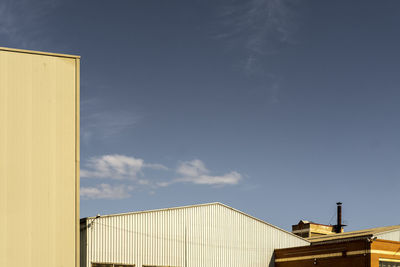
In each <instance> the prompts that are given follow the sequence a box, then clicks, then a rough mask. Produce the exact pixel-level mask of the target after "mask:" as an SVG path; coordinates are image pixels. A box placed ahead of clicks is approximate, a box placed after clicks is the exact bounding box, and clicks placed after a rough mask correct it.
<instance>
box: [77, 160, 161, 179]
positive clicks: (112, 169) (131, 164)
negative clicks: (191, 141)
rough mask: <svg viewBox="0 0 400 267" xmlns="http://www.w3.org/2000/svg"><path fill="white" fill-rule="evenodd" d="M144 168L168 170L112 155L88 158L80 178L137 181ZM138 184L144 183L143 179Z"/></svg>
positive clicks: (159, 165) (157, 165) (156, 165)
mask: <svg viewBox="0 0 400 267" xmlns="http://www.w3.org/2000/svg"><path fill="white" fill-rule="evenodd" d="M145 168H149V169H155V170H168V168H167V167H165V166H164V165H162V164H152V163H145V162H144V160H143V159H140V158H134V157H128V156H124V155H118V154H114V155H104V156H101V157H92V158H90V159H89V160H88V161H87V162H86V164H85V169H82V170H81V177H82V178H108V179H116V180H123V179H131V180H137V179H138V177H139V176H142V171H143V169H145ZM139 182H140V183H142V184H144V183H145V182H144V180H143V179H141V180H139Z"/></svg>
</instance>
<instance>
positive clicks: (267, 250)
mask: <svg viewBox="0 0 400 267" xmlns="http://www.w3.org/2000/svg"><path fill="white" fill-rule="evenodd" d="M91 220H92V219H88V224H90V222H91ZM82 239H83V238H82ZM302 245H308V242H306V241H304V240H302V239H300V238H298V237H296V236H293V235H291V234H289V233H287V232H285V231H282V230H280V229H277V228H275V227H273V226H270V225H268V224H265V223H262V222H260V221H258V220H256V219H254V218H251V217H249V216H246V215H244V214H242V213H240V212H238V211H235V210H233V209H230V208H228V207H226V206H224V205H221V204H211V205H201V206H193V207H188V208H180V209H167V210H159V211H153V212H143V213H133V214H125V215H117V216H106V217H100V218H97V219H95V220H94V221H93V224H92V226H91V227H89V228H88V229H87V259H86V265H82V266H81V267H85V266H87V267H89V266H91V265H90V263H91V262H113V263H126V264H135V265H136V266H137V267H141V266H143V265H156V266H182V267H205V266H207V267H214V266H215V267H225V266H226V267H228V266H229V267H243V266H249V267H250V266H251V267H266V266H273V261H272V256H273V252H274V249H276V248H285V247H294V246H302ZM81 253H82V256H83V253H85V249H83V250H81ZM186 263H187V264H186Z"/></svg>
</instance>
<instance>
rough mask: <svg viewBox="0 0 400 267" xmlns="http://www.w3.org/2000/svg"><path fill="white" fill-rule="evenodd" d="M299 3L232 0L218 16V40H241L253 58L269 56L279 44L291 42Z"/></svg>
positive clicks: (287, 0) (268, 0) (292, 0)
mask: <svg viewBox="0 0 400 267" xmlns="http://www.w3.org/2000/svg"><path fill="white" fill-rule="evenodd" d="M297 2H298V0H249V1H240V0H234V1H232V2H231V4H229V5H225V6H224V7H223V9H222V12H221V18H222V23H223V25H224V26H225V27H224V31H223V32H221V33H219V35H218V37H220V38H232V39H234V40H235V41H238V40H241V41H240V42H239V44H240V43H241V44H242V45H243V47H244V48H245V49H248V50H249V52H253V53H255V54H263V55H264V54H270V53H274V52H275V51H276V48H277V45H278V44H279V43H290V42H292V33H293V30H294V27H295V26H294V14H295V12H294V6H295V4H296V3H297ZM236 43H237V42H236Z"/></svg>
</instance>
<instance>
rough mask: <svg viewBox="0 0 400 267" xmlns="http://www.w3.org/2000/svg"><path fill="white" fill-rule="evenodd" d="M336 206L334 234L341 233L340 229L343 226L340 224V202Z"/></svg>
mask: <svg viewBox="0 0 400 267" xmlns="http://www.w3.org/2000/svg"><path fill="white" fill-rule="evenodd" d="M336 205H337V223H336V225H335V232H336V233H337V234H339V233H341V232H342V227H343V226H345V225H343V224H342V202H338V203H336Z"/></svg>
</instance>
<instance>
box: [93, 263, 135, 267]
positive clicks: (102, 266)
mask: <svg viewBox="0 0 400 267" xmlns="http://www.w3.org/2000/svg"><path fill="white" fill-rule="evenodd" d="M92 267H135V265H129V264H120V263H92Z"/></svg>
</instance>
